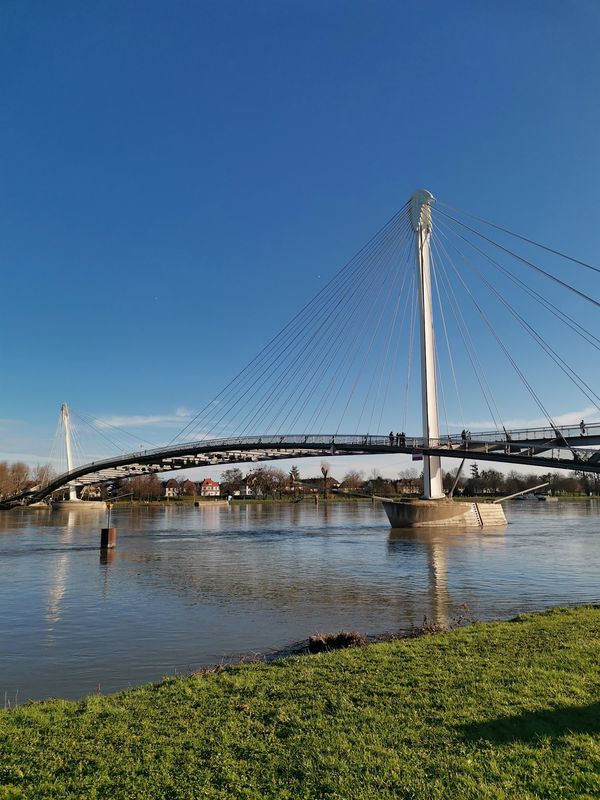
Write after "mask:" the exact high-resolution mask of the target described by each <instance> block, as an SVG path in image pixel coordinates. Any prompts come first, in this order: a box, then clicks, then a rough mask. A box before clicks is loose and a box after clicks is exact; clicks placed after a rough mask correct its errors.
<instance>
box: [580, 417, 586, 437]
mask: <svg viewBox="0 0 600 800" xmlns="http://www.w3.org/2000/svg"><path fill="white" fill-rule="evenodd" d="M579 430H580V431H581V435H582V436H585V422H584V421H583V420H581V422H580V423H579Z"/></svg>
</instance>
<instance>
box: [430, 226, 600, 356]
mask: <svg viewBox="0 0 600 800" xmlns="http://www.w3.org/2000/svg"><path fill="white" fill-rule="evenodd" d="M436 222H437V223H438V227H439V228H440V230H442V229H443V230H444V231H445V232H446V234H447V236H446V240H447V241H448V242H449V241H450V235H452V236H456V237H457V238H458V239H460V240H461V241H463V242H465V244H467V245H469V247H471V248H472V249H473V250H475V252H476V253H478V254H479V255H480V256H482V257H483V258H485V259H486V260H487V261H489V263H490V264H491V265H492V266H493V267H494V268H495V269H497V270H498V271H499V272H501V273H502V274H503V275H505V276H506V277H507V278H508V279H509V280H510V281H512V283H514V284H515V285H516V286H518V287H519V288H521V289H522V290H523V291H524V292H526V293H527V294H528V295H529V296H530V297H531V298H532V299H534V300H535V301H536V302H537V303H539V304H540V305H541V306H543V307H544V308H546V310H547V311H549V312H550V313H551V314H552V315H553V316H555V317H556V318H557V319H559V320H560V321H561V322H562V323H563V324H564V325H566V326H567V327H568V328H570V329H571V330H572V331H573V332H574V333H576V334H577V335H578V336H580V337H581V338H582V339H583V340H584V341H586V342H588V344H591V345H592V347H595V348H596V350H598V351H600V339H599V338H598V337H597V336H594V334H593V333H592V332H591V331H588V330H587V328H584V326H583V325H582V324H581V323H580V322H578V321H577V320H576V319H573V317H571V316H569V315H568V314H567V313H566V312H564V311H562V310H561V309H560V308H558V306H555V305H554V303H552V302H551V301H550V300H548V299H547V298H546V297H544V296H543V295H542V294H540V293H539V292H537V291H536V290H535V289H533V288H532V287H531V286H528V285H527V284H526V283H525V282H524V281H522V280H521V279H520V278H519V277H517V276H516V275H514V274H513V273H512V272H511V271H510V270H509V269H508V268H507V267H504V266H503V265H502V264H500V262H499V261H496V259H494V258H492V257H491V256H490V255H489V253H486V252H485V250H482V249H481V248H480V247H478V246H477V245H476V244H475V243H474V242H471V241H470V240H469V239H468V238H467V237H466V236H463V234H462V233H460V231H457V230H455V226H452V225H450V224H448V223H447V222H445V221H444V220H439V219H438V220H436ZM453 247H454V248H455V250H457V252H461V251H460V250H459V248H458V247H457V246H456V244H454V243H453ZM464 257H466V256H464Z"/></svg>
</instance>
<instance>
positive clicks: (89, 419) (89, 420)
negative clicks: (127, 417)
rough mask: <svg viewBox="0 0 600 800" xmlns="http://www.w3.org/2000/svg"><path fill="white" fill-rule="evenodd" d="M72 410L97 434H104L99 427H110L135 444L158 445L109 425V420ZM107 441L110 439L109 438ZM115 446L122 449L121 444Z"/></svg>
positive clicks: (123, 429)
mask: <svg viewBox="0 0 600 800" xmlns="http://www.w3.org/2000/svg"><path fill="white" fill-rule="evenodd" d="M72 410H73V411H74V413H75V414H76V415H77V417H78V418H79V419H80V420H81V421H82V422H85V424H86V425H89V426H90V427H91V428H93V430H94V431H95V432H96V433H97V434H98V435H99V436H103V435H104V434H103V433H102V432H101V430H100V429H101V428H104V427H106V428H111V429H112V430H115V431H118V432H119V433H121V434H123V435H124V436H128V437H129V438H130V439H133V440H134V441H135V442H136V444H138V443H139V442H144V443H145V444H149V445H150V446H151V447H158V445H157V444H156V443H155V442H150V441H148V439H144V438H143V437H142V436H136V435H135V434H134V433H130V432H129V431H127V430H125V428H119V426H118V425H111V423H110V422H107V421H106V420H101V419H98V418H97V417H93V416H92V415H91V414H84V413H83V412H81V411H78V410H76V409H72ZM94 423H96V424H94ZM105 438H107V439H108V435H106V436H105ZM109 441H111V440H110V439H109ZM113 444H114V442H113ZM115 446H116V447H117V449H118V450H123V449H124V447H123V446H122V445H118V444H117V445H115Z"/></svg>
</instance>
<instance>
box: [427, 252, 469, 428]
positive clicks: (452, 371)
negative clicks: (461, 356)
mask: <svg viewBox="0 0 600 800" xmlns="http://www.w3.org/2000/svg"><path fill="white" fill-rule="evenodd" d="M433 282H434V285H435V292H436V296H437V301H438V306H439V308H440V316H441V318H442V328H443V331H444V339H445V341H446V351H447V352H448V361H449V363H450V371H451V373H452V382H453V385H454V391H455V393H456V400H457V402H458V410H459V413H460V418H461V420H462V426H463V428H465V427H466V424H465V413H464V409H463V405H462V400H461V397H460V392H459V391H458V380H457V378H456V370H455V368H454V359H453V357H452V348H451V347H450V337H449V336H448V329H447V326H446V315H445V314H444V306H443V303H442V297H441V294H440V287H439V283H438V277H437V269H436V268H435V264H434V269H433ZM446 426H447V429H448V432H450V426H449V425H448V420H447V419H446Z"/></svg>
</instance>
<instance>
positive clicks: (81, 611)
mask: <svg viewBox="0 0 600 800" xmlns="http://www.w3.org/2000/svg"><path fill="white" fill-rule="evenodd" d="M506 510H507V517H508V519H509V523H510V524H509V525H508V526H507V527H505V528H504V529H501V530H495V531H486V532H482V531H478V530H477V531H469V532H445V531H441V530H439V531H438V530H429V531H426V530H424V529H421V530H412V531H403V532H401V531H390V529H389V527H388V523H387V518H386V516H385V514H384V512H383V510H382V509H381V507H380V506H378V505H375V506H372V505H371V504H370V503H356V504H355V503H337V504H332V505H327V506H325V505H323V504H321V505H320V506H319V507H315V506H313V505H310V504H308V503H299V504H289V505H275V504H274V505H233V506H232V507H223V506H219V507H210V506H208V507H206V506H205V507H202V508H190V507H177V506H162V507H147V508H120V509H118V510H116V511H114V512H113V524H114V525H115V526H116V527H117V528H118V541H117V547H116V550H115V551H114V552H111V553H109V555H108V557H103V556H102V555H101V554H100V552H99V549H98V547H99V538H100V527H101V526H102V525H103V524H104V520H105V515H104V514H100V513H95V512H72V511H71V512H66V511H65V512H58V511H55V512H47V511H34V510H20V511H11V512H0V703H4V705H8V704H11V705H13V704H15V703H19V704H21V703H23V702H25V701H26V700H27V699H40V698H45V697H68V698H79V697H82V696H83V695H85V694H88V693H91V692H95V691H102V692H110V691H115V690H118V689H123V688H127V687H129V686H135V685H137V684H140V683H144V682H148V681H153V680H158V679H160V678H161V677H163V676H164V675H173V674H182V673H188V672H191V671H192V670H194V669H197V668H199V667H201V666H207V665H212V664H216V663H220V662H222V661H228V660H231V659H232V658H235V657H236V656H239V655H242V654H250V653H267V652H269V651H272V650H278V649H285V648H286V647H289V646H290V645H291V644H292V643H294V642H297V641H299V640H302V639H305V638H307V637H308V636H309V635H310V634H312V633H315V632H317V631H320V632H327V631H337V630H340V629H342V628H345V629H355V630H358V631H360V632H361V633H367V634H369V635H376V634H381V633H385V632H393V631H398V630H399V629H406V628H407V627H410V626H411V625H420V624H422V623H423V618H424V617H427V618H428V620H431V621H435V622H439V623H442V624H448V623H452V621H453V620H456V619H457V618H459V617H461V616H462V617H465V616H466V617H471V618H477V619H492V618H506V617H510V616H512V615H514V614H516V613H518V612H521V611H528V610H537V609H542V608H545V607H547V606H553V605H558V604H560V605H572V604H575V603H582V602H595V603H598V602H600V502H599V501H597V500H589V501H581V502H576V501H572V502H569V501H561V502H558V503H541V502H537V501H535V500H530V501H527V502H521V503H512V504H510V503H509V504H507V508H506Z"/></svg>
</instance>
